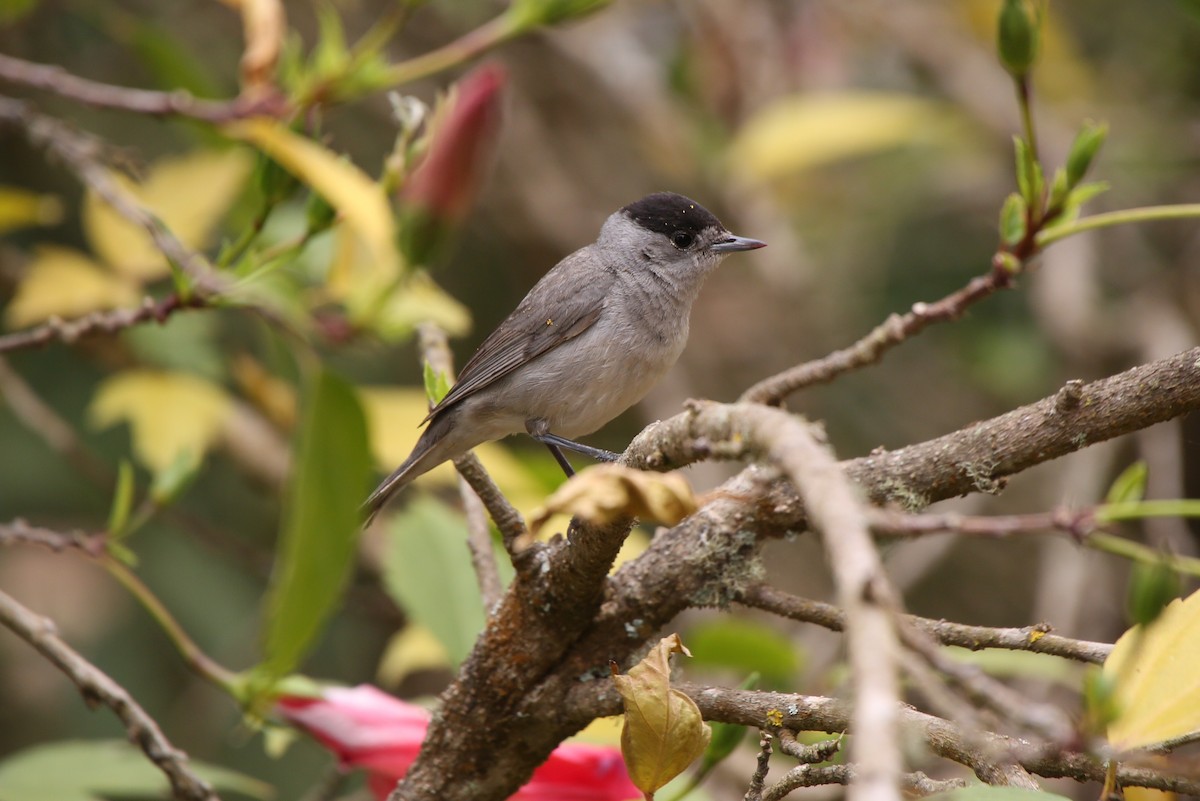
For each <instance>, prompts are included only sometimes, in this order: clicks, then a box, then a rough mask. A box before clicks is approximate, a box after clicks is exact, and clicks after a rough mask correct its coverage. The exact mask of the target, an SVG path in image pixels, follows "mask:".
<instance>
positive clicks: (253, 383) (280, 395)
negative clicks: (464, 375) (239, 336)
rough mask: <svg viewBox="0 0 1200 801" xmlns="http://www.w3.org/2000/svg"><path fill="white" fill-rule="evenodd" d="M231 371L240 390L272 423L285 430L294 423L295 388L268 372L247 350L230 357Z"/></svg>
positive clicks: (290, 427)
mask: <svg viewBox="0 0 1200 801" xmlns="http://www.w3.org/2000/svg"><path fill="white" fill-rule="evenodd" d="M230 373H231V374H232V376H233V380H234V381H236V382H237V385H238V389H240V390H241V393H242V394H243V395H244V396H245V397H246V398H248V399H249V400H250V401H251V402H252V403H253V404H254V406H255V407H256V408H258V410H259V411H261V412H262V413H263V414H265V415H266V416H267V418H268V419H269V420H270V421H271V422H272V423H274V424H275V425H276V426H278V427H279V428H281V429H283V430H285V431H290V430H291V429H292V428H293V427H294V426H295V425H296V390H295V389H294V388H293V387H292V385H291V384H289V383H288V382H286V381H284V380H283V379H281V378H278V377H276V376H273V375H271V374H270V373H268V372H267V371H266V370H265V369H264V368H263V366H262V365H261V364H260V363H259V362H258V360H257V359H255V358H254V357H253V356H251V355H249V354H248V353H239V354H238V355H237V356H236V357H235V358H234V359H233V362H232V363H231V364H230Z"/></svg>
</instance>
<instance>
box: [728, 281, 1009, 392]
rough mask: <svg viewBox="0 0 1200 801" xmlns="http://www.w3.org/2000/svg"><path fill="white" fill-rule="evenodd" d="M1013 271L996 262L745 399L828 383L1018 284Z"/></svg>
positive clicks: (767, 382) (755, 388)
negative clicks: (963, 283)
mask: <svg viewBox="0 0 1200 801" xmlns="http://www.w3.org/2000/svg"><path fill="white" fill-rule="evenodd" d="M1012 279H1013V276H1012V274H1011V273H1009V272H1008V271H1007V270H1005V269H1003V268H999V267H993V268H992V269H991V270H990V271H989V272H988V273H987V274H986V275H981V276H976V277H975V278H972V279H971V280H970V281H969V282H968V283H967V285H966V286H964V287H963V288H962V289H959V290H958V291H956V292H952V293H950V294H949V295H947V296H945V297H944V298H941V299H940V300H937V301H934V302H933V303H914V304H913V307H912V309H911V310H910V311H909V312H908V313H907V314H893V315H891V316H890V317H888V318H887V319H886V320H884V321H883V322H882V323H881V324H880V325H878V326H876V327H875V328H874V330H872V331H871V332H870V333H869V334H867V335H866V336H864V337H863V338H862V339H860V340H858V341H857V342H855V343H854V344H853V345H851V346H850V347H848V348H843V349H841V350H835V351H834V352H833V353H830V354H829V355H828V356H823V357H821V358H820V359H814V360H812V361H809V362H805V363H804V364H800V365H797V366H795V367H792V368H790V369H788V370H784V371H783V372H781V373H778V374H776V375H773V376H771V377H769V378H765V379H763V380H762V381H759V382H758V383H757V384H754V385H753V386H751V387H750V388H749V389H747V390H746V391H745V392H743V393H742V396H741V398H739V401H741V402H743V403H765V404H767V405H770V406H777V405H778V404H779V403H781V402H782V401H783V400H784V398H786V397H787V396H788V395H790V394H792V393H793V392H796V391H797V390H800V389H803V388H804V387H807V386H811V385H813V384H822V383H826V382H829V381H832V380H833V379H835V378H837V377H838V376H839V375H841V374H843V373H847V372H850V371H851V370H856V369H858V368H860V367H866V366H867V365H870V364H875V363H876V362H878V361H879V360H880V359H882V358H883V355H884V354H885V353H887V351H889V350H891V349H892V348H894V347H895V346H897V345H899V344H900V343H901V342H904V341H905V340H907V339H910V338H912V337H914V336H916V335H917V334H919V333H921V331H923V330H925V328H926V327H927V326H929V325H931V324H932V323H944V322H949V321H951V320H957V319H958V318H959V317H961V316H962V315H963V314H964V313H965V312H966V310H967V308H968V307H970V306H972V305H973V304H975V303H978V302H979V301H981V300H983V299H984V298H986V297H989V296H990V295H992V294H994V293H996V292H997V291H999V290H1001V289H1006V288H1008V287H1009V286H1011V285H1012Z"/></svg>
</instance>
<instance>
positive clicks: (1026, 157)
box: [1013, 136, 1042, 208]
mask: <svg viewBox="0 0 1200 801" xmlns="http://www.w3.org/2000/svg"><path fill="white" fill-rule="evenodd" d="M1013 152H1014V155H1015V156H1016V166H1017V188H1018V189H1019V190H1020V191H1021V197H1023V198H1025V203H1026V204H1027V205H1029V206H1030V207H1031V208H1032V207H1035V206H1036V205H1037V201H1038V199H1039V197H1040V195H1041V185H1040V184H1041V180H1040V179H1041V172H1042V168H1041V166H1040V165H1038V163H1037V162H1036V161H1034V158H1033V151H1032V150H1030V148H1029V145H1028V143H1026V141H1025V140H1024V139H1022V138H1021V137H1019V136H1014V137H1013Z"/></svg>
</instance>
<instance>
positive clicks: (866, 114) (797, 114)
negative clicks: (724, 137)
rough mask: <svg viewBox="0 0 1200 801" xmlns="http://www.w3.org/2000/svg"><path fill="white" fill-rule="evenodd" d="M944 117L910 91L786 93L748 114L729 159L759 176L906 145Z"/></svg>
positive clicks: (770, 176) (768, 176)
mask: <svg viewBox="0 0 1200 801" xmlns="http://www.w3.org/2000/svg"><path fill="white" fill-rule="evenodd" d="M943 115H944V112H943V111H942V110H941V107H940V106H938V105H936V104H934V103H932V102H930V101H928V100H922V99H920V98H917V97H913V96H911V95H902V94H888V93H884V92H860V93H850V92H844V93H837V94H827V95H804V96H792V97H785V98H783V99H781V100H778V101H776V102H775V103H773V104H772V105H770V106H767V107H766V108H765V109H763V110H762V111H760V112H758V113H757V114H756V115H755V116H753V117H751V118H750V119H749V120H748V121H747V122H746V124H745V125H744V126H743V127H742V129H741V131H739V132H738V134H737V136H736V137H735V139H734V141H733V144H732V146H731V147H730V150H729V163H730V164H733V165H736V166H737V169H738V171H739V172H741V173H744V174H746V175H749V176H751V177H753V178H758V179H760V180H770V179H774V178H779V177H781V176H784V175H788V174H791V173H796V172H800V171H803V170H806V169H811V168H813V167H819V166H822V165H825V164H829V163H831V162H836V161H840V160H843V159H848V158H852V157H855V156H862V155H866V154H869V153H875V152H878V151H881V150H887V149H890V148H894V147H899V146H903V145H907V144H910V143H911V142H912V141H913V140H914V139H918V138H921V137H922V136H923V135H924V134H926V133H928V132H929V131H930V130H931V128H932V127H933V126H932V122H934V121H935V120H939V119H941V118H942V116H943Z"/></svg>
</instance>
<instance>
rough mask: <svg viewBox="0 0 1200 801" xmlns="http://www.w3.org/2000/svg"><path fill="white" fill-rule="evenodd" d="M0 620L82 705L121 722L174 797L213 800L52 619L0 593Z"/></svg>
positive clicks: (148, 722) (121, 691)
mask: <svg viewBox="0 0 1200 801" xmlns="http://www.w3.org/2000/svg"><path fill="white" fill-rule="evenodd" d="M0 623H3V624H4V625H5V626H6V627H7V628H9V629H10V630H12V632H13V633H15V634H16V635H17V636H18V637H20V638H21V639H23V640H25V641H26V642H27V643H29V644H30V645H32V646H33V647H34V648H36V649H37V650H38V651H39V652H40V653H41V654H42V655H43V656H45V657H46V658H47V659H48V660H50V662H51V663H52V664H53V665H54V666H55V667H57V668H58V669H59V670H61V671H62V672H63V673H64V674H66V676H67V678H69V679H70V680H71V681H73V682H75V685H76V686H77V687H78V688H79V692H80V693H81V694H82V695H83V699H84V701H85V702H86V703H88V704H89V705H91V704H94V703H96V702H99V703H102V704H104V705H105V706H107V707H108V708H109V709H111V710H112V711H113V713H114V714H116V716H117V717H118V718H120V720H121V722H122V723H123V724H125V730H126V732H127V733H128V735H129V739H130V740H131V741H132V742H133V743H135V744H136V745H137V746H138V747H139V748H141V749H142V751H143V752H145V754H146V756H147V757H148V758H149V759H150V761H151V762H153V763H154V764H155V765H156V766H157V767H158V768H159V769H160V770H161V771H162V772H163V773H164V774H165V775H166V777H167V780H168V781H169V782H170V783H171V792H172V795H173V796H174V797H175V798H177V799H179V801H218V799H217V794H216V793H215V792H214V791H213V788H212V786H211V785H210V784H209V783H208V782H206V781H204V779H202V778H200V777H199V776H197V775H196V774H195V773H194V772H193V771H192V769H191V768H190V767H188V764H187V755H186V754H184V753H183V752H182V751H179V750H176V749H175V747H174V746H172V745H171V743H170V742H169V741H168V740H167V738H166V737H165V736H163V733H162V731H161V730H160V729H159V728H158V724H157V723H155V722H154V719H153V718H152V717H150V716H149V715H148V714H146V711H145V710H144V709H142V708H141V706H139V705H138V703H137V701H134V700H133V698H132V697H131V696H130V695H129V693H128V692H126V690H125V688H124V687H122V686H121V685H119V684H117V683H116V682H115V681H113V680H112V679H111V678H109V676H108V675H107V674H105V673H104V672H102V671H101V670H100V669H99V668H97V667H96V666H95V665H93V664H92V663H90V662H88V661H87V660H86V659H84V658H83V657H82V656H80V655H79V654H78V653H77V652H76V651H75V650H74V649H72V648H71V646H69V645H67V644H66V643H65V642H63V641H62V639H61V638H59V636H58V635H57V634H56V633H55V629H54V623H53V622H51V621H50V620H47V619H46V618H43V617H39V616H38V615H36V614H34V613H33V612H31V611H30V610H29V609H27V608H25V607H24V606H22V605H21V604H20V603H18V602H17V601H16V600H15V599H14V598H12V597H11V596H9V595H7V594H5V593H4V592H2V591H0Z"/></svg>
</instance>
